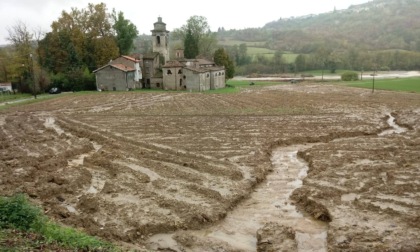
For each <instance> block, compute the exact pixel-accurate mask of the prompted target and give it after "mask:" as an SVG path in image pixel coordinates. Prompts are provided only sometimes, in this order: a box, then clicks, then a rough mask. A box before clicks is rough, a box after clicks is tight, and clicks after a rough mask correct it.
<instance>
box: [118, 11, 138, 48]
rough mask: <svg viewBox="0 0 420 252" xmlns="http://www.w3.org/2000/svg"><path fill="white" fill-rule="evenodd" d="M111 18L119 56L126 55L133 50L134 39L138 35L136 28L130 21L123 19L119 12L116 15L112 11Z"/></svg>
mask: <svg viewBox="0 0 420 252" xmlns="http://www.w3.org/2000/svg"><path fill="white" fill-rule="evenodd" d="M112 18H113V19H114V25H113V26H112V27H113V28H114V30H115V33H116V38H117V45H118V48H119V49H120V54H123V55H127V54H129V53H130V51H131V50H132V49H133V45H134V39H135V38H136V37H137V35H138V33H139V32H138V31H137V27H136V26H135V25H134V24H133V23H131V22H130V20H127V19H125V18H124V14H123V13H122V12H121V11H120V12H118V14H117V13H116V12H115V10H113V13H112Z"/></svg>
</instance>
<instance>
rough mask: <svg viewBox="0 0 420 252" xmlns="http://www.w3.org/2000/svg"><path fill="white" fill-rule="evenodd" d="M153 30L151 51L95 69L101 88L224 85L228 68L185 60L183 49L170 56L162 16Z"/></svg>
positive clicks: (198, 88)
mask: <svg viewBox="0 0 420 252" xmlns="http://www.w3.org/2000/svg"><path fill="white" fill-rule="evenodd" d="M151 32H152V47H153V49H152V52H151V53H148V54H145V55H138V56H136V57H133V56H131V57H130V56H120V57H119V58H117V59H114V60H112V61H110V62H109V63H108V64H107V65H106V66H103V67H101V68H99V69H97V70H95V71H94V73H95V75H96V86H97V89H98V90H119V91H121V90H131V89H138V88H151V89H164V90H188V91H206V90H211V89H219V88H224V87H225V68H224V67H223V66H217V65H216V64H215V63H214V62H213V61H210V60H207V59H185V58H184V51H183V49H178V50H176V52H175V59H170V56H169V55H170V54H169V31H167V30H166V24H165V23H164V22H162V18H161V17H159V18H158V21H157V22H156V23H154V29H153V30H151Z"/></svg>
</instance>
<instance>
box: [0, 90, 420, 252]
mask: <svg viewBox="0 0 420 252" xmlns="http://www.w3.org/2000/svg"><path fill="white" fill-rule="evenodd" d="M394 118H395V121H394V120H393V119H394ZM394 122H395V125H394ZM419 153H420V95H419V94H415V93H397V92H388V91H375V93H373V94H372V93H371V91H370V90H366V89H355V88H348V87H340V86H332V85H326V84H323V85H319V84H310V83H307V84H299V85H278V86H265V87H252V88H249V89H244V90H242V91H241V92H240V93H236V94H201V93H178V92H156V93H153V92H147V93H131V92H119V93H115V92H109V93H96V94H90V95H77V94H76V95H74V94H68V95H66V94H62V95H59V96H57V97H56V98H54V99H51V100H46V101H42V102H39V103H36V104H31V105H25V106H19V107H12V108H8V109H3V110H0V159H1V160H0V192H1V194H2V195H11V194H14V193H17V192H24V193H26V194H28V195H29V197H30V198H31V200H32V201H33V202H35V203H36V204H38V205H40V206H42V207H43V209H44V210H45V213H47V215H49V216H50V217H52V218H54V219H55V220H57V221H59V222H61V223H63V224H66V225H70V226H73V227H77V228H81V229H84V230H85V231H87V232H88V233H89V234H92V235H97V236H100V237H103V238H105V239H108V240H111V241H115V242H117V243H119V244H123V245H124V247H126V248H133V249H139V250H141V249H148V250H164V251H165V250H166V251H257V250H258V251H280V250H282V249H283V250H284V251H297V250H299V251H314V250H318V251H325V250H326V249H328V250H329V251H418V250H419V249H420V154H419ZM292 155H295V156H296V157H294V156H292ZM297 157H299V158H297ZM296 160H300V162H303V163H305V164H306V165H307V169H306V170H305V176H301V175H302V174H301V171H300V170H296V169H292V168H291V167H294V162H297V161H296ZM302 169H303V168H302ZM276 174H278V175H279V176H280V177H276V176H275V175H276ZM297 178H300V179H301V180H303V182H298V183H297V184H296V183H295V182H294V181H295V179H297ZM271 179H272V180H271ZM285 179H290V180H285ZM299 181H300V180H299ZM295 184H296V186H294V187H290V188H289V187H288V185H295ZM270 185H271V186H272V185H275V187H270ZM286 187H287V188H289V189H288V191H284V193H280V192H281V191H283V190H286ZM265 190H267V191H271V194H266V193H265ZM273 192H274V194H273ZM277 192H279V193H277ZM277 196H278V197H279V198H278V199H274V198H276V197H277ZM280 196H281V197H280ZM265 199H266V200H265ZM271 199H273V200H274V201H275V202H274V201H272V202H270V200H271ZM273 202H274V203H273ZM264 204H265V205H264ZM295 206H296V207H295ZM292 208H293V209H292ZM295 208H296V209H297V210H294V209H295ZM252 211H254V212H252ZM295 211H296V213H297V214H298V215H301V216H303V217H304V218H305V219H304V220H299V221H290V219H292V218H294V216H295V215H296V214H290V213H291V212H293V213H294V212H295ZM254 217H255V219H254ZM257 217H258V218H257ZM249 223H253V224H252V225H249ZM248 226H249V227H248ZM251 226H252V227H251ZM321 226H322V228H321ZM226 227H230V228H231V227H234V228H231V229H229V230H227V229H228V228H226ZM245 229H246V232H245V231H243V230H245ZM303 229H304V230H306V231H305V232H306V233H305V232H304V231H302V230H303ZM318 229H323V230H325V231H322V232H323V233H322V234H321V235H320V237H321V236H322V237H323V238H322V239H325V241H319V243H320V244H321V243H325V246H320V247H316V248H315V247H310V246H311V245H310V244H315V243H314V242H307V243H310V244H309V245H308V246H309V247H307V245H305V244H303V243H304V242H303V243H302V242H301V241H302V239H300V238H299V237H301V238H302V237H306V236H308V237H309V236H310V235H311V233H314V232H315V231H313V230H318ZM242 233H244V234H243V235H242ZM245 233H246V234H245ZM218 234H219V235H218ZM239 234H241V236H240V237H239ZM324 234H325V235H324ZM235 235H236V236H235ZM248 235H249V236H248ZM228 236H231V238H227V237H228ZM305 239H306V240H307V238H303V240H305ZM317 239H318V238H317ZM319 239H321V238H319ZM244 244H248V245H246V246H244Z"/></svg>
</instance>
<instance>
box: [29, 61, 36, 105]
mask: <svg viewBox="0 0 420 252" xmlns="http://www.w3.org/2000/svg"><path fill="white" fill-rule="evenodd" d="M29 57H30V58H31V69H32V70H31V75H32V76H31V77H32V94H33V95H34V98H35V99H36V90H35V73H34V59H33V55H32V53H31V54H29Z"/></svg>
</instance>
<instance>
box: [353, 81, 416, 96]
mask: <svg viewBox="0 0 420 252" xmlns="http://www.w3.org/2000/svg"><path fill="white" fill-rule="evenodd" d="M372 83H373V81H372V79H371V80H366V81H365V80H364V81H352V82H348V83H345V84H346V85H348V86H352V87H361V88H372ZM375 89H379V90H393V91H406V92H416V93H420V77H415V78H403V79H382V80H381V79H380V80H375Z"/></svg>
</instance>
